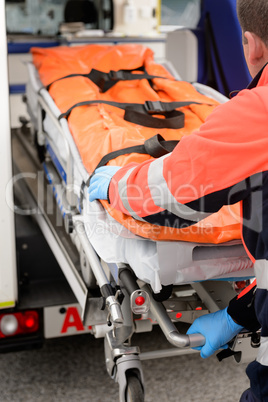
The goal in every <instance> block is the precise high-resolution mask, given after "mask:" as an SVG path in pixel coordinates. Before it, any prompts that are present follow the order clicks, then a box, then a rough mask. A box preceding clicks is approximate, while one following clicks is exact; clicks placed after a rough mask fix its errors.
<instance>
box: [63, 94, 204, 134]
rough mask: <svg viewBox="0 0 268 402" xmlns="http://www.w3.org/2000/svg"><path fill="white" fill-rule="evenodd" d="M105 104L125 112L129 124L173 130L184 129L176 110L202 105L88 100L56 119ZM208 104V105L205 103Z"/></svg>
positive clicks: (181, 115)
mask: <svg viewBox="0 0 268 402" xmlns="http://www.w3.org/2000/svg"><path fill="white" fill-rule="evenodd" d="M98 104H105V105H110V106H114V107H118V108H120V109H123V110H125V114H124V119H125V120H127V121H130V122H131V123H136V124H139V125H142V126H145V127H153V128H158V129H161V128H173V129H178V128H182V127H184V113H182V112H181V111H178V110H176V109H177V108H180V107H183V106H189V105H192V104H197V105H201V104H203V103H200V102H194V101H187V102H161V101H146V102H145V103H144V104H141V103H119V102H112V101H107V100H102V99H96V100H89V101H84V102H78V103H76V104H75V105H73V106H72V107H70V108H69V109H68V110H67V111H66V112H64V113H62V114H61V115H60V116H59V117H58V119H59V120H60V119H62V118H63V117H65V118H66V119H68V117H69V115H70V113H71V111H72V110H73V109H74V108H76V107H79V106H89V105H98ZM207 104H209V103H207ZM153 115H162V116H164V117H165V119H159V118H157V117H153Z"/></svg>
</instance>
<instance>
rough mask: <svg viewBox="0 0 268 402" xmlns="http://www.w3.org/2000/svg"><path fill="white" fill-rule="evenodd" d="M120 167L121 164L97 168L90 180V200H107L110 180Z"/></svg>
mask: <svg viewBox="0 0 268 402" xmlns="http://www.w3.org/2000/svg"><path fill="white" fill-rule="evenodd" d="M120 168H121V167H120V166H102V167H100V168H98V169H96V171H95V173H94V175H93V176H92V178H91V179H90V182H89V188H88V193H89V201H94V200H107V198H108V188H109V184H110V181H111V180H112V177H113V175H114V174H115V173H116V172H117V171H118V170H119V169H120Z"/></svg>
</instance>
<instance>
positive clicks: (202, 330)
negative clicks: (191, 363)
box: [187, 307, 243, 359]
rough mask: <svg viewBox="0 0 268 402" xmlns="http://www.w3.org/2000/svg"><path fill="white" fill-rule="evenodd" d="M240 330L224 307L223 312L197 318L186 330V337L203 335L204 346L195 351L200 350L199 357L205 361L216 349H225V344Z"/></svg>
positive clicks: (239, 326)
mask: <svg viewBox="0 0 268 402" xmlns="http://www.w3.org/2000/svg"><path fill="white" fill-rule="evenodd" d="M242 329H243V327H241V325H238V324H236V323H235V322H234V320H233V319H232V317H231V316H230V315H229V314H228V313H227V307H226V308H225V309H224V310H219V311H216V313H211V314H206V315H203V316H201V317H199V318H197V319H196V320H195V321H194V322H193V324H192V325H191V326H190V328H189V329H188V331H187V335H190V334H196V333H199V334H202V335H204V337H205V338H206V343H205V345H204V346H201V347H198V348H196V349H197V350H201V352H200V356H201V357H203V359H205V358H207V357H209V356H211V355H212V354H213V353H214V352H216V350H218V349H227V348H228V345H227V343H228V342H229V341H230V340H231V339H232V338H233V337H234V336H235V335H237V334H238V333H239V332H240V331H241V330H242Z"/></svg>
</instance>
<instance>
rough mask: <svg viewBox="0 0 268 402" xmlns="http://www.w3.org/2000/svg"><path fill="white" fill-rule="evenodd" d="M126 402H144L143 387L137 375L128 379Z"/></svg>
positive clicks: (129, 376) (131, 375)
mask: <svg viewBox="0 0 268 402" xmlns="http://www.w3.org/2000/svg"><path fill="white" fill-rule="evenodd" d="M126 402H144V390H143V386H142V384H141V382H140V380H139V379H138V377H137V376H136V375H135V374H130V375H128V377H127V388H126Z"/></svg>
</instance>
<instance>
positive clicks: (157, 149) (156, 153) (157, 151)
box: [86, 134, 179, 186]
mask: <svg viewBox="0 0 268 402" xmlns="http://www.w3.org/2000/svg"><path fill="white" fill-rule="evenodd" d="M178 143H179V141H178V140H169V141H166V140H165V139H164V138H163V137H162V136H161V135H160V134H156V135H154V136H153V137H151V138H149V139H148V140H146V141H145V142H144V144H141V145H134V146H132V147H127V148H122V149H118V150H116V151H112V152H109V153H108V154H106V155H105V156H103V158H102V159H101V160H100V162H99V163H98V165H97V166H96V168H95V170H96V169H98V168H99V167H101V166H105V165H106V164H107V163H108V162H109V161H110V160H112V159H115V158H117V157H118V156H121V155H126V154H131V153H136V154H147V155H150V156H152V157H153V158H160V156H163V155H166V154H168V153H170V152H172V151H173V149H174V148H175V147H176V145H177V144H178ZM93 174H94V173H93ZM91 177H92V175H91V176H90V177H89V178H88V180H87V181H86V185H87V186H89V182H90V179H91Z"/></svg>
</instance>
